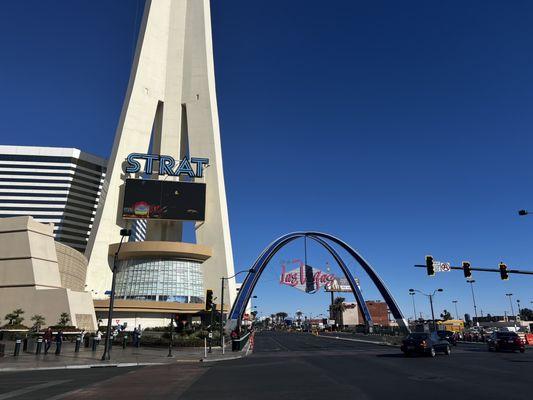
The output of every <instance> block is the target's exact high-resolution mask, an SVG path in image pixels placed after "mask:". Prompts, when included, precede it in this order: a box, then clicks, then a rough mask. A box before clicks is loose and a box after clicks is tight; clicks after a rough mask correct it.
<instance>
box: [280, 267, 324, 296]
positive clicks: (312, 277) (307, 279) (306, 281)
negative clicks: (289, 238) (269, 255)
mask: <svg viewBox="0 0 533 400" xmlns="http://www.w3.org/2000/svg"><path fill="white" fill-rule="evenodd" d="M287 264H295V265H297V267H296V268H295V269H292V270H290V271H287ZM334 280H335V275H333V274H330V273H325V272H323V271H321V270H319V269H318V268H313V267H311V266H310V265H305V264H304V263H303V262H302V260H292V261H288V262H283V263H282V264H281V277H280V280H279V283H280V284H281V285H287V286H290V287H293V288H296V289H298V290H302V291H304V292H306V293H315V292H316V291H318V290H319V289H320V288H321V287H325V286H328V285H329V284H330V282H332V281H334Z"/></svg>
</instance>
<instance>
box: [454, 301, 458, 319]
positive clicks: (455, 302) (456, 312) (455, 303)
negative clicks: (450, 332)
mask: <svg viewBox="0 0 533 400" xmlns="http://www.w3.org/2000/svg"><path fill="white" fill-rule="evenodd" d="M452 303H453V305H454V306H455V315H456V316H457V319H459V311H457V300H453V301H452Z"/></svg>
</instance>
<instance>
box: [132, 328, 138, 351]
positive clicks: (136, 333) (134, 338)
mask: <svg viewBox="0 0 533 400" xmlns="http://www.w3.org/2000/svg"><path fill="white" fill-rule="evenodd" d="M132 336H133V347H139V346H138V344H139V331H138V330H137V328H133V334H132Z"/></svg>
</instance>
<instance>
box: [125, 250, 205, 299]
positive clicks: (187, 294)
mask: <svg viewBox="0 0 533 400" xmlns="http://www.w3.org/2000/svg"><path fill="white" fill-rule="evenodd" d="M201 265H202V263H201V262H200V261H195V260H184V259H179V258H167V257H165V258H161V257H159V258H155V257H154V258H152V257H151V258H131V259H126V260H122V261H119V264H118V271H117V282H116V285H117V286H116V297H117V299H124V300H153V301H171V302H179V303H202V302H203V297H204V293H203V291H204V289H203V274H202V269H201Z"/></svg>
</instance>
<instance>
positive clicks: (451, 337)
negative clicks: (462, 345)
mask: <svg viewBox="0 0 533 400" xmlns="http://www.w3.org/2000/svg"><path fill="white" fill-rule="evenodd" d="M437 335H439V337H440V338H441V339H444V340H447V341H448V343H450V344H451V345H452V346H457V336H456V334H455V333H454V332H452V331H437Z"/></svg>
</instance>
